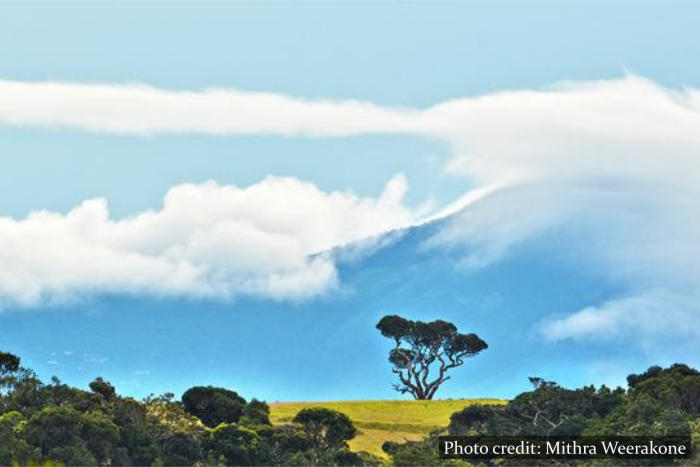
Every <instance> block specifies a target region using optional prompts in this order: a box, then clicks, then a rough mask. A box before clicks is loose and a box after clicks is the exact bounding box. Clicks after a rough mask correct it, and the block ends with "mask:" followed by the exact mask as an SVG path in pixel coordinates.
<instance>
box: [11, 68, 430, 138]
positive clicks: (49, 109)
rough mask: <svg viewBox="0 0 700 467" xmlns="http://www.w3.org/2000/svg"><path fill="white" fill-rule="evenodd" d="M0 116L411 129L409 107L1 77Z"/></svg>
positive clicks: (123, 125)
mask: <svg viewBox="0 0 700 467" xmlns="http://www.w3.org/2000/svg"><path fill="white" fill-rule="evenodd" d="M0 103H1V105H0V122H5V123H10V124H16V125H48V126H57V127H73V128H81V129H85V130H89V131H100V132H109V133H119V134H151V133H173V132H185V133H207V134H217V135H221V134H242V133H247V134H260V133H273V134H282V135H309V136H347V135H352V134H360V133H367V132H397V131H403V130H415V122H414V121H413V119H412V118H411V117H412V116H413V115H414V114H416V111H415V110H411V109H386V108H383V107H381V106H378V105H375V104H372V103H369V102H361V101H356V100H345V101H331V100H304V99H299V98H294V97H288V96H283V95H279V94H271V93H256V92H243V91H238V90H233V89H206V90H203V91H173V90H164V89H158V88H154V87H151V86H147V85H143V84H117V85H114V84H81V83H53V82H22V81H0Z"/></svg>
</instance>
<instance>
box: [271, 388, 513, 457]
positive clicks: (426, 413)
mask: <svg viewBox="0 0 700 467" xmlns="http://www.w3.org/2000/svg"><path fill="white" fill-rule="evenodd" d="M477 403H478V404H505V403H506V401H504V400H500V399H455V400H432V401H413V400H401V401H386V400H382V401H334V402H274V403H271V404H270V409H271V416H270V418H271V420H272V423H273V424H280V423H288V422H290V421H291V420H292V418H294V416H295V415H296V414H297V412H299V411H300V410H301V409H304V408H308V407H326V408H329V409H334V410H338V411H340V412H343V413H345V414H346V415H347V416H349V417H350V418H351V419H352V421H353V422H354V423H355V426H356V427H357V428H358V430H359V431H360V434H359V435H358V436H357V437H356V438H355V439H353V440H351V441H350V447H351V449H352V450H353V451H367V452H370V453H372V454H375V455H379V456H383V457H386V454H384V452H383V451H382V449H381V446H382V443H383V442H384V441H404V440H407V439H408V440H418V439H421V438H423V437H424V436H425V435H427V434H428V433H430V431H431V430H434V429H437V428H443V427H445V426H447V424H448V423H449V421H450V415H452V414H453V413H454V412H457V411H458V410H461V409H463V408H464V407H466V406H468V405H471V404H477Z"/></svg>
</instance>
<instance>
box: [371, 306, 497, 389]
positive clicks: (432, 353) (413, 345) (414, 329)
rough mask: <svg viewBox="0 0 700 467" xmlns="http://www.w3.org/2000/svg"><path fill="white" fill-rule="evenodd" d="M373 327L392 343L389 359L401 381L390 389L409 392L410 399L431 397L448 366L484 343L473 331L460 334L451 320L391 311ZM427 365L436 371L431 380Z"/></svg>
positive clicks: (473, 352) (482, 348) (471, 353)
mask: <svg viewBox="0 0 700 467" xmlns="http://www.w3.org/2000/svg"><path fill="white" fill-rule="evenodd" d="M377 329H379V331H380V332H381V333H382V336H384V337H387V338H390V339H393V340H394V343H395V345H394V348H393V349H391V351H390V352H389V362H390V363H391V364H392V367H393V368H392V369H391V371H392V372H394V373H395V374H397V375H398V376H399V380H400V381H401V384H394V389H396V390H397V391H399V392H400V393H402V394H405V393H407V392H408V393H411V395H412V396H413V397H414V399H432V398H433V397H434V396H435V392H436V391H437V390H438V388H439V387H440V385H442V383H444V382H445V381H447V380H448V379H450V377H449V376H447V372H448V371H449V370H451V369H452V368H456V367H458V366H461V365H462V364H464V359H465V358H467V357H473V356H474V355H477V354H478V353H479V352H481V351H482V350H484V349H486V348H487V347H488V345H487V344H486V342H484V341H483V340H481V339H480V338H479V336H477V335H476V334H461V333H459V332H457V327H456V326H455V325H454V324H452V323H448V322H447V321H442V320H436V321H432V322H430V323H424V322H423V321H411V320H408V319H405V318H402V317H401V316H396V315H391V316H385V317H383V318H382V319H381V320H380V321H379V323H377ZM431 367H432V368H435V369H436V371H437V373H433V376H432V378H433V379H432V380H431V375H430V370H431Z"/></svg>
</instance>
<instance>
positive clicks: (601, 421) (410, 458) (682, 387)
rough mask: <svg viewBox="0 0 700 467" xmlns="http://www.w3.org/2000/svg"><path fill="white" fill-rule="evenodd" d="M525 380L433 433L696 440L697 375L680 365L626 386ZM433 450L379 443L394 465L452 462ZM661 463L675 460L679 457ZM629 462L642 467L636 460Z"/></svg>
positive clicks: (432, 445)
mask: <svg viewBox="0 0 700 467" xmlns="http://www.w3.org/2000/svg"><path fill="white" fill-rule="evenodd" d="M530 381H531V382H532V384H533V385H534V389H533V390H532V391H529V392H525V393H522V394H520V395H518V396H517V397H515V398H514V399H513V400H511V401H510V402H509V403H508V404H507V405H504V406H493V405H490V406H487V405H478V404H477V405H472V406H469V407H466V408H465V409H463V410H461V411H459V412H456V413H454V414H453V415H452V417H451V420H450V424H449V426H448V427H447V429H446V430H445V431H446V433H445V432H443V433H437V432H436V433H435V434H434V435H435V436H437V435H438V434H450V435H457V436H459V435H464V436H474V435H484V436H517V435H523V436H606V435H610V436H612V435H617V436H646V435H648V436H665V435H685V436H687V435H691V436H692V437H693V442H694V444H697V443H698V441H700V372H698V371H697V370H694V369H692V368H689V367H688V366H686V365H683V364H675V365H672V366H670V367H669V368H666V369H663V368H661V367H657V366H654V367H651V368H649V369H648V370H647V371H646V372H644V373H642V374H640V375H635V374H633V375H630V376H629V377H628V378H627V381H628V386H629V388H628V390H627V391H625V390H624V389H622V388H617V389H614V390H612V389H610V388H608V387H606V386H601V387H599V388H597V389H596V388H595V387H593V386H586V387H583V388H580V389H565V388H562V387H560V386H559V385H557V384H556V383H554V382H551V381H545V380H543V379H541V378H530ZM436 448H437V442H436V440H435V438H434V436H433V437H431V438H427V439H425V440H423V441H414V442H407V443H400V444H399V443H390V442H389V443H385V444H384V446H382V449H383V450H384V451H385V452H387V453H388V454H389V455H390V456H391V457H392V460H393V463H394V464H395V465H439V464H442V465H451V464H455V463H457V464H459V462H457V461H441V460H440V459H439V458H438V452H437V449H436ZM696 450H697V448H696ZM699 457H700V454H699V453H697V452H696V453H695V457H694V458H693V459H691V460H690V461H685V462H686V463H687V464H688V465H698V464H699V463H700V462H699V461H700V458H699ZM668 462H669V463H679V464H680V463H683V462H682V461H680V460H678V461H668ZM499 463H501V464H504V463H505V464H509V463H511V464H516V465H517V464H522V463H523V461H522V460H517V461H516V460H513V461H510V462H509V461H504V460H501V461H499ZM540 463H541V461H540ZM559 463H562V462H559ZM578 463H579V464H581V463H582V461H578ZM603 463H604V462H603ZM618 463H619V461H618ZM631 463H634V462H631ZM637 463H638V464H639V465H644V462H641V463H639V462H637Z"/></svg>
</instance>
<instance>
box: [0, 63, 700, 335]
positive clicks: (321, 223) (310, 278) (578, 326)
mask: <svg viewBox="0 0 700 467" xmlns="http://www.w3.org/2000/svg"><path fill="white" fill-rule="evenodd" d="M0 102H2V105H0V122H4V123H6V124H12V125H33V126H49V127H72V128H80V129H84V130H89V131H102V132H112V133H120V134H135V135H141V134H157V133H163V132H198V133H208V134H244V133H245V134H277V135H284V136H303V137H314V136H324V137H332V136H347V135H359V134H365V133H410V134H417V135H423V136H426V137H430V138H439V139H442V140H444V141H446V142H448V144H449V145H450V146H451V148H452V153H453V156H452V158H451V159H450V161H449V163H448V164H447V165H446V167H445V171H446V173H449V174H451V175H452V176H457V177H464V178H465V180H469V183H470V185H471V186H473V187H475V189H474V190H473V191H471V192H469V193H466V194H465V196H464V197H463V198H462V199H460V200H457V201H456V202H455V203H454V204H453V205H451V206H448V207H446V208H445V209H444V210H443V211H442V212H441V214H449V213H455V212H458V214H457V215H456V216H454V218H453V220H452V222H451V223H450V224H449V225H448V227H447V228H446V229H445V230H444V231H442V232H441V233H440V234H438V235H437V236H435V237H434V238H432V239H431V240H430V241H429V243H428V245H427V246H428V247H446V246H448V247H459V248H460V249H462V252H463V255H464V260H463V262H462V263H463V264H464V265H465V267H470V268H479V267H482V266H484V265H487V264H490V263H493V262H495V261H499V260H501V259H502V258H504V257H506V256H507V255H508V254H509V252H511V251H512V250H513V249H514V248H517V247H518V246H519V245H522V244H524V243H525V242H527V241H528V240H529V239H533V238H543V236H546V235H551V234H552V233H553V232H558V233H559V234H560V235H561V238H562V239H565V240H566V242H565V243H567V242H568V243H567V245H568V248H569V249H570V250H571V251H570V254H571V255H572V256H574V257H575V258H576V259H577V261H579V262H580V263H581V266H582V267H594V268H596V269H597V270H599V271H600V273H601V274H603V275H605V276H606V277H607V279H608V280H609V281H610V282H611V283H614V284H615V285H616V286H618V287H619V289H620V290H623V291H624V292H623V293H621V295H620V296H619V297H616V298H615V299H613V300H610V301H609V302H606V303H591V304H590V306H588V307H586V308H584V309H582V310H562V314H561V316H556V317H551V318H550V319H548V320H546V321H545V322H544V323H541V330H542V332H543V333H544V335H545V336H547V337H548V338H550V339H554V340H557V339H577V338H591V337H593V338H605V337H611V336H612V337H616V338H617V337H619V336H624V335H630V336H639V335H642V336H645V337H646V338H649V339H653V338H654V336H656V335H658V334H659V333H662V334H664V335H668V334H669V333H674V334H677V335H684V336H687V335H688V334H689V333H690V334H694V335H696V336H697V334H698V332H699V331H698V330H700V309H699V307H700V305H698V304H700V292H698V291H699V290H700V247H699V245H700V91H698V90H696V89H684V90H673V89H667V88H664V87H662V86H659V85H657V84H655V83H653V82H650V81H648V80H645V79H643V78H640V77H636V76H631V75H630V76H625V77H623V78H620V79H615V80H606V81H595V82H571V83H561V84H558V85H555V86H551V87H547V88H543V89H533V90H505V91H501V92H496V93H492V94H488V95H484V96H477V97H470V98H462V99H454V100H450V101H447V102H442V103H438V104H436V105H434V106H432V107H429V108H425V109H416V108H398V107H392V108H387V107H381V106H378V105H375V104H372V103H369V102H361V101H333V100H305V99H298V98H293V97H289V96H281V95H273V94H260V93H246V92H241V91H237V90H226V89H218V90H204V91H198V92H186V91H169V90H161V89H156V88H152V87H148V86H143V85H85V84H66V83H22V82H11V81H4V82H0ZM267 183H271V182H265V183H263V185H265V184H267ZM188 189H189V188H188ZM207 189H208V188H207ZM181 190H185V191H186V189H184V188H178V189H177V190H175V191H174V193H177V192H179V191H181ZM198 190H206V189H205V188H202V187H199V188H198ZM217 190H222V191H221V192H222V193H223V192H226V190H228V189H227V188H217V189H216V190H214V191H216V192H218V191H217ZM195 191H196V190H195ZM247 191H248V190H245V191H244V192H247ZM390 191H391V190H390ZM397 191H398V190H397ZM334 196H340V195H329V194H325V195H323V196H321V199H324V200H326V202H328V203H330V204H332V205H333V206H337V203H336V204H334V202H331V201H330V200H331V199H334ZM340 198H342V199H353V200H354V199H355V198H352V197H351V198H344V197H343V196H340ZM384 198H385V197H384V196H383V197H382V198H380V199H379V200H373V201H372V200H369V201H357V200H356V201H352V202H350V201H346V203H347V205H344V206H345V207H344V208H343V209H339V210H335V211H334V210H331V211H333V212H336V213H338V212H342V214H338V216H337V218H336V217H334V216H330V218H325V217H324V218H321V219H317V218H316V217H315V216H314V215H313V214H311V215H309V214H307V213H306V212H307V207H303V208H299V210H298V211H296V214H295V215H294V216H290V215H289V214H288V212H287V210H286V207H285V208H279V209H274V208H273V207H271V205H270V204H265V205H264V206H263V207H258V211H260V212H256V214H255V215H256V216H257V217H256V219H264V222H263V220H259V221H256V222H255V223H253V225H254V227H253V228H255V229H262V231H263V232H265V233H266V235H270V236H266V237H265V240H264V241H265V242H269V245H270V246H269V247H266V248H263V249H262V250H260V249H259V246H255V247H248V248H240V249H237V248H234V249H232V250H230V251H229V250H227V249H226V248H223V246H222V245H224V244H225V245H227V247H229V246H230V245H233V244H236V243H237V242H243V244H244V243H245V240H242V239H244V238H247V237H245V236H244V234H243V232H244V231H245V232H247V230H245V229H246V228H248V227H244V226H248V225H249V224H246V222H247V221H246V219H248V218H247V217H246V216H248V215H249V214H248V213H247V212H246V214H245V215H241V214H240V212H238V211H235V210H231V211H228V210H227V209H228V208H225V206H227V204H226V203H227V202H223V204H220V205H218V206H220V209H221V211H217V212H216V213H213V214H212V215H211V218H210V220H208V221H207V222H208V224H207V225H210V226H211V227H210V228H206V229H204V233H203V234H200V233H199V232H200V230H199V228H197V227H191V228H184V227H180V226H179V223H180V222H183V219H187V216H185V215H184V214H182V213H180V212H179V211H177V210H173V211H172V215H171V214H168V213H169V209H170V208H168V203H167V202H166V208H165V209H164V210H163V211H162V212H158V213H148V214H144V215H143V216H139V217H136V218H134V219H129V220H124V221H119V222H115V221H110V220H108V218H107V217H106V215H105V209H104V207H103V204H100V203H98V202H92V203H88V204H86V205H84V206H82V207H81V208H78V209H76V211H74V213H71V214H69V215H68V216H57V215H51V214H34V215H33V216H31V217H30V218H28V219H26V220H24V221H20V222H15V221H11V220H8V219H5V220H4V221H3V225H2V228H1V229H0V232H1V233H0V234H1V235H5V236H7V235H10V238H9V239H3V242H6V241H8V242H9V241H10V240H11V241H13V242H15V243H17V245H18V246H17V247H15V248H10V251H13V253H10V254H9V256H3V259H2V263H3V267H2V268H0V270H1V271H2V273H0V274H3V276H2V278H1V279H0V283H1V284H2V290H3V293H4V294H5V295H10V296H25V295H26V297H28V299H31V298H32V297H36V296H38V295H41V294H42V293H45V292H46V291H49V290H63V289H70V288H71V287H73V288H76V289H78V288H79V287H78V286H79V285H82V286H87V288H88V289H90V288H104V287H107V286H106V284H119V286H120V287H126V288H130V289H131V290H138V289H149V290H150V289H155V290H157V291H159V292H164V293H166V292H168V291H169V290H171V289H172V290H176V289H177V290H191V291H198V293H199V291H201V290H205V291H207V293H212V294H217V293H224V294H228V293H232V291H233V293H235V291H237V290H247V291H253V292H254V293H268V294H272V295H273V296H290V295H291V296H296V295H303V294H302V293H301V292H300V290H306V292H304V293H311V292H312V291H314V290H320V289H321V288H323V286H322V285H319V284H328V283H329V282H332V281H333V280H335V279H334V278H333V275H334V268H333V266H332V264H331V263H329V260H326V259H324V258H321V257H316V258H315V259H309V258H307V257H305V256H304V254H305V253H308V252H311V251H314V250H318V249H322V248H323V247H327V246H330V245H332V244H334V243H338V242H342V241H350V240H353V239H357V238H360V237H361V236H363V235H365V234H371V233H377V232H380V231H381V230H382V229H386V228H391V227H392V226H397V225H406V224H408V223H410V222H412V221H415V215H413V217H412V214H411V213H410V212H409V211H408V210H407V209H406V208H405V207H403V206H401V205H400V202H396V201H392V202H388V201H382V199H384ZM389 198H390V199H395V198H394V197H393V196H389ZM363 203H364V204H363ZM272 204H274V203H272ZM386 204H390V205H391V206H392V208H391V209H389V211H390V212H391V213H392V215H391V216H389V217H388V218H390V219H394V221H392V222H379V221H381V220H383V219H384V214H382V215H376V213H377V212H382V213H383V212H384V211H383V210H382V208H380V206H382V205H386ZM357 206H366V207H365V208H362V209H359V211H358V212H364V213H365V214H363V215H360V214H350V213H355V212H356V209H358V208H357ZM173 209H174V208H173ZM183 209H184V208H183ZM202 209H204V205H202ZM195 211H198V210H195ZM205 211H206V212H209V211H208V210H206V209H205ZM212 212H213V211H212ZM195 214H197V213H196V212H195ZM297 216H298V218H299V219H304V220H305V221H300V222H295V219H297ZM345 216H350V217H351V218H352V219H356V220H354V221H348V220H346V219H345ZM82 217H86V218H87V219H91V221H90V222H88V221H85V222H86V225H85V226H80V222H83V221H80V220H79V219H80V218H82ZM239 217H240V218H242V219H243V221H240V225H239ZM97 218H99V219H101V220H99V221H95V219H97ZM215 218H216V219H219V218H221V219H222V220H221V226H219V221H214V220H213V219H215ZM369 218H372V219H373V220H372V222H369V221H367V219H369ZM154 219H159V220H158V221H157V222H160V223H162V224H161V225H169V224H168V223H173V225H176V226H178V227H177V228H172V229H171V227H167V228H165V227H163V228H155V227H152V226H153V225H155V224H156V223H157V222H156V220H154ZM166 219H168V220H167V221H166ZM375 221H377V222H379V223H378V224H377V225H374V224H373V222H375ZM365 222H366V223H365ZM307 223H308V225H306V224H307ZM302 224H304V225H302ZM92 225H98V226H101V227H100V228H97V229H92V227H91V226H92ZM270 225H273V226H274V228H270ZM341 225H342V228H340V227H337V226H341ZM368 225H371V226H372V228H369V227H367V226H368ZM32 226H37V227H35V228H32ZM39 226H41V227H39ZM49 226H52V227H51V228H49ZM71 226H72V227H71ZM146 226H150V227H146ZM261 226H262V227H261ZM290 226H292V227H290ZM360 226H365V227H364V228H362V227H360ZM180 228H184V229H185V230H186V231H187V232H188V233H187V234H177V232H179V231H180V230H178V229H180ZM22 229H26V230H27V231H28V234H27V235H23V234H20V233H17V232H21V231H22ZM71 229H73V230H72V231H71ZM110 229H111V230H110ZM235 229H239V230H235ZM343 229H348V230H349V231H352V233H353V235H352V238H350V237H344V238H341V237H342V236H343V235H344V234H340V233H338V232H340V231H342V230H343ZM107 230H109V233H108V234H105V233H104V232H106V231H107ZM326 230H330V231H333V232H336V233H335V234H334V235H335V236H334V235H330V234H327V233H324V234H321V233H319V232H326ZM74 231H77V232H80V233H79V234H73V233H71V232H74ZM171 231H172V232H173V233H172V234H169V233H167V232H171ZM8 232H9V233H8ZM13 232H14V233H13ZM125 232H128V233H125ZM154 232H158V233H154ZM256 232H257V230H256ZM310 232H312V233H313V235H312V234H311V233H310ZM178 235H180V236H178ZM251 235H252V234H251ZM200 236H201V238H200ZM64 237H65V238H66V239H67V240H66V242H68V243H65V242H62V241H58V240H56V239H58V238H64ZM253 237H254V236H253ZM312 237H313V238H321V237H323V238H324V240H323V241H318V243H314V242H311V241H310V240H308V239H309V238H312ZM154 238H155V239H157V240H154ZM20 239H21V240H20ZM251 241H252V240H251ZM255 242H263V240H261V239H258V238H257V237H256V239H255ZM280 242H281V243H280ZM284 242H288V243H287V244H285V245H287V246H284V247H282V246H280V245H281V244H282V243H284ZM15 243H11V244H12V245H14V244H15ZM559 243H561V242H559ZM52 245H54V246H53V247H52ZM254 245H268V243H264V242H263V243H260V244H258V243H254ZM22 248H24V250H22ZM44 248H45V249H48V250H49V252H50V253H51V254H52V255H54V257H53V258H52V260H51V261H49V260H46V261H44V260H43V259H41V258H42V255H41V254H39V252H41V251H42V249H44ZM89 248H94V250H89ZM255 248H258V249H257V250H256V251H269V252H270V254H269V258H268V257H266V258H268V259H266V260H265V261H263V263H262V265H258V264H257V262H258V259H257V256H256V258H255V259H253V258H252V257H251V256H250V252H251V251H253V250H254V249H255ZM277 248H279V249H277ZM14 251H16V253H14ZM115 251H117V252H120V254H121V252H126V254H124V255H122V256H119V260H118V261H117V262H118V263H120V264H122V265H127V263H128V262H129V261H133V262H134V264H139V265H140V264H141V263H139V262H140V261H143V260H144V258H147V259H148V267H143V268H142V267H141V266H139V267H138V268H134V267H115V268H111V269H109V270H108V271H105V270H102V269H103V268H104V266H103V265H106V264H114V263H112V262H111V255H112V254H114V252H115ZM294 251H296V252H297V253H290V252H294ZM69 252H70V253H69ZM74 252H79V253H78V254H77V255H75V253H74ZM93 253H95V254H96V256H95V255H93ZM3 255H7V254H6V253H3ZM101 255H104V260H102V259H100V258H103V256H101ZM278 256H279V258H278V259H275V258H277V257H278ZM8 258H9V259H8ZM78 258H80V260H79V259H78ZM89 258H93V260H92V261H89ZM94 258H97V259H94ZM151 260H152V261H151ZM268 261H269V263H268ZM78 262H82V263H85V262H92V263H93V264H92V265H89V266H86V265H82V266H78V265H77V264H74V263H78ZM253 263H256V265H255V266H254V267H253V266H251V264H253ZM7 264H9V265H14V266H13V267H6V265H7ZM259 267H260V268H262V269H261V271H262V272H261V273H258V272H254V271H258V268H259ZM86 268H87V269H86ZM161 268H163V269H161ZM134 270H136V271H142V272H141V273H134V272H133V271H134ZM166 270H167V272H162V271H166ZM74 271H77V272H75V273H74ZM141 274H143V275H146V274H149V275H150V276H149V277H146V278H142V279H139V277H140V275H141ZM110 275H111V278H110ZM59 277H60V278H59ZM299 283H310V284H317V286H315V287H314V286H311V287H308V288H306V289H304V288H299V287H297V285H298V284H299ZM27 284H36V286H33V287H32V286H29V285H27ZM129 284H131V285H129ZM183 284H184V285H183ZM69 285H71V287H69ZM107 288H109V287H107ZM112 288H114V286H112ZM222 291H223V292H222ZM261 291H266V292H261Z"/></svg>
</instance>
